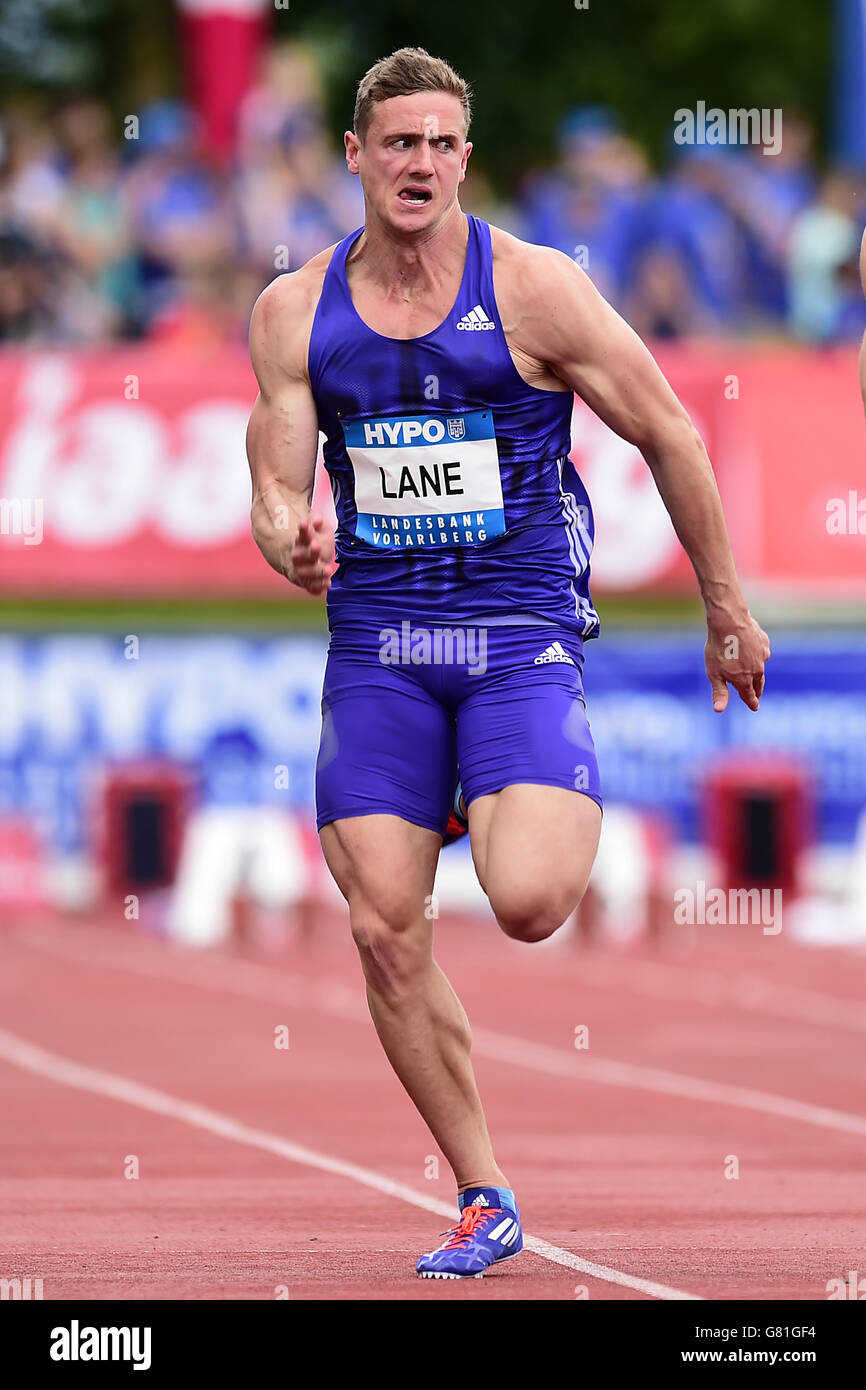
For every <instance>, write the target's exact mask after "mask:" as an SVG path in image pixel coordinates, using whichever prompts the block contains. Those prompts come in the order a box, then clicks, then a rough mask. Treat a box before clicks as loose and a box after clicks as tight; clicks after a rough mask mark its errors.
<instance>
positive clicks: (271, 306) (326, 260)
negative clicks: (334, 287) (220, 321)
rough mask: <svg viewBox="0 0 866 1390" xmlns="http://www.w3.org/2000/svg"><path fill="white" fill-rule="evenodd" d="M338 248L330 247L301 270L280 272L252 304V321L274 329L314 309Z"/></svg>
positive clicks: (265, 327)
mask: <svg viewBox="0 0 866 1390" xmlns="http://www.w3.org/2000/svg"><path fill="white" fill-rule="evenodd" d="M335 250H336V247H335V246H329V247H328V248H327V250H325V251H320V252H319V253H318V255H316V256H313V257H312V258H311V259H310V260H309V261H307V263H306V265H303V266H301V268H300V270H292V271H288V272H287V273H286V274H285V275H278V276H277V277H276V279H275V280H272V281H271V283H270V284H269V285H266V286H265V288H264V289H263V290H262V292H261V294H260V295H259V297H258V299H257V300H256V302H255V305H254V307H253V322H254V323H257V324H260V325H261V326H262V328H264V329H267V330H274V329H278V328H280V327H281V326H284V325H285V324H286V323H287V321H290V320H293V319H295V318H297V316H298V315H303V313H304V312H305V310H309V309H315V306H316V305H317V304H318V302H319V296H320V295H321V293H322V285H323V284H324V281H325V275H326V273H327V270H328V266H329V265H330V263H331V257H332V256H333V254H334V251H335Z"/></svg>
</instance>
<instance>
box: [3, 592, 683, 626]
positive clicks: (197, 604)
mask: <svg viewBox="0 0 866 1390" xmlns="http://www.w3.org/2000/svg"><path fill="white" fill-rule="evenodd" d="M598 606H599V611H600V614H601V619H602V623H603V624H604V626H605V627H614V626H617V627H619V626H642V625H644V624H651V625H664V626H677V625H684V626H685V625H687V624H695V623H700V621H701V618H702V615H703V610H702V608H701V605H700V603H699V602H698V601H697V600H692V599H681V598H670V599H660V598H654V599H642V600H635V599H633V598H629V599H620V598H615V597H614V598H606V599H604V600H602V601H601V602H600V603H599V605H598ZM145 629H150V630H155V629H165V630H169V631H171V630H187V631H202V630H204V631H214V632H287V631H291V632H325V631H327V621H326V617H325V607H324V604H322V603H314V602H312V601H309V602H308V601H306V600H304V599H293V598H290V599H278V600H272V599H269V600H262V599H188V598H177V599H172V598H159V599H138V598H136V599H111V598H99V599H77V598H70V599H63V600H58V599H57V598H54V597H52V598H33V599H0V631H6V632H56V631H68V632H121V631H122V632H124V633H127V632H133V633H137V632H140V631H142V630H145Z"/></svg>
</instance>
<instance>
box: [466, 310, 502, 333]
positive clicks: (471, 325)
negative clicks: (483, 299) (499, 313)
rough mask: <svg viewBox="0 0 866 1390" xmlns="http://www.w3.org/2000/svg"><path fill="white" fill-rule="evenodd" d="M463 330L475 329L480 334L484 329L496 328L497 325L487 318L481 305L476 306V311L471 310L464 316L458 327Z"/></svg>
mask: <svg viewBox="0 0 866 1390" xmlns="http://www.w3.org/2000/svg"><path fill="white" fill-rule="evenodd" d="M457 327H458V328H462V329H474V330H475V331H476V332H478V331H479V330H480V329H484V328H495V327H496V324H495V323H493V322H492V320H491V319H489V318H488V317H487V315H486V314H485V312H484V310H483V309H482V307H481V305H480V304H476V305H475V308H474V309H470V310H469V313H468V314H464V315H463V317H462V319H461V320H460V322H459V323H458V325H457Z"/></svg>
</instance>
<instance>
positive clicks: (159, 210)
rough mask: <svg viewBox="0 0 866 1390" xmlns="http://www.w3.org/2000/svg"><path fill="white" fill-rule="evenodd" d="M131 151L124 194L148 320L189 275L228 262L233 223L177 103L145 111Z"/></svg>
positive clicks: (178, 293)
mask: <svg viewBox="0 0 866 1390" xmlns="http://www.w3.org/2000/svg"><path fill="white" fill-rule="evenodd" d="M130 143H132V142H130ZM135 155H136V158H135V162H134V164H133V166H132V169H131V171H130V173H129V174H128V176H127V181H126V194H127V197H128V199H129V205H130V216H131V218H132V220H133V223H134V226H135V228H136V239H137V242H138V247H139V254H140V257H141V271H142V288H143V303H142V313H143V317H144V321H145V323H146V324H149V323H150V322H151V321H152V320H154V319H156V318H157V317H158V316H159V315H162V314H165V313H167V312H170V311H171V310H172V308H173V307H174V306H175V305H177V303H178V302H179V301H180V300H181V299H182V298H183V297H184V295H185V294H186V293H187V292H188V286H189V281H190V278H192V279H196V278H199V277H201V276H202V275H204V274H207V273H208V272H210V273H215V272H216V271H217V270H218V269H219V268H220V267H222V266H225V265H229V264H231V261H232V256H233V249H234V248H233V237H232V223H231V216H230V206H229V202H228V199H227V196H226V194H225V192H224V190H223V189H222V187H221V186H220V185H219V183H218V181H217V179H216V177H215V176H214V175H213V174H211V173H210V171H209V170H207V169H206V168H205V167H204V165H203V164H202V163H201V162H200V161H199V160H198V159H197V158H196V150H195V131H194V126H193V119H192V116H191V114H190V112H189V110H188V109H187V108H186V107H185V106H183V105H182V104H181V103H179V102H167V101H164V102H157V103H154V104H153V105H151V106H148V107H146V108H145V109H144V111H143V112H142V113H141V120H140V129H139V139H138V141H137V142H136V148H135Z"/></svg>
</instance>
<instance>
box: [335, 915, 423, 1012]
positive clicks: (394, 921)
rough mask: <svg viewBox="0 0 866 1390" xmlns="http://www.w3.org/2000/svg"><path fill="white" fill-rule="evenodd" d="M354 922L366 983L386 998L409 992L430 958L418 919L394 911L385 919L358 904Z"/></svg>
mask: <svg viewBox="0 0 866 1390" xmlns="http://www.w3.org/2000/svg"><path fill="white" fill-rule="evenodd" d="M351 923H352V938H353V940H354V942H355V945H356V947H357V948H358V954H359V956H360V958H361V965H362V967H363V970H364V975H365V978H366V980H367V983H368V984H370V985H371V986H372V987H373V988H374V989H375V990H376V992H377V993H379V994H383V995H399V994H404V993H405V992H406V991H407V990H410V989H411V988H412V986H413V985H414V984H415V983H416V981H417V980H418V979H419V978H420V976H421V975H422V974H423V973H424V970H425V968H426V965H427V964H428V962H429V959H430V947H429V942H428V941H427V940H426V933H424V932H423V931H421V930H420V929H419V925H418V922H417V919H416V917H415V916H414V915H413V914H411V913H408V912H405V913H400V912H391V913H389V914H388V916H387V917H386V916H383V914H382V913H381V912H379V911H376V910H374V909H371V908H370V907H369V906H367V905H363V904H362V905H358V904H355V905H354V906H352V909H351Z"/></svg>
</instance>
